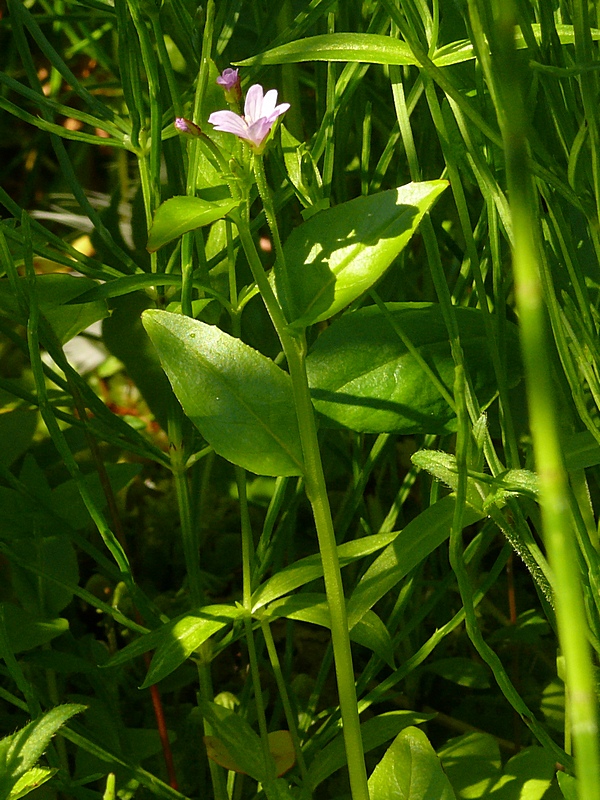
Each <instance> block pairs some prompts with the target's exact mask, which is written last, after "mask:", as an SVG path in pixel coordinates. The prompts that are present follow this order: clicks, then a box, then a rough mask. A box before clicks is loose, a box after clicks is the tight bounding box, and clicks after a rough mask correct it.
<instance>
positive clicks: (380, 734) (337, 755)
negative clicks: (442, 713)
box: [307, 711, 435, 800]
mask: <svg viewBox="0 0 600 800" xmlns="http://www.w3.org/2000/svg"><path fill="white" fill-rule="evenodd" d="M434 717H435V714H419V713H416V712H413V711H388V712H387V713H385V714H379V715H378V716H376V717H372V718H371V719H368V720H366V722H363V723H362V725H361V726H360V735H361V738H362V743H363V750H364V752H365V753H368V752H369V751H370V750H373V749H374V748H375V747H379V746H380V745H382V744H384V743H385V742H387V741H389V740H390V739H391V738H392V737H394V736H397V734H398V733H399V732H400V731H401V730H404V728H407V727H408V726H409V725H420V724H421V723H422V722H427V721H428V720H430V719H433V718H434ZM346 761H347V759H346V748H345V744H344V735H343V734H342V733H340V734H338V735H337V736H336V737H335V739H333V740H332V741H331V742H329V744H328V745H327V746H326V747H324V748H322V749H320V750H319V751H318V753H317V754H316V755H315V757H314V759H313V761H312V763H311V765H310V767H309V770H308V776H307V782H308V785H309V786H310V787H311V790H312V791H314V790H315V789H316V788H317V786H318V785H319V784H320V783H322V782H323V781H324V780H326V778H328V777H329V776H330V775H333V773H334V772H336V770H338V769H341V768H342V767H343V766H344V765H345V764H346ZM373 800H376V798H375V797H374V798H373Z"/></svg>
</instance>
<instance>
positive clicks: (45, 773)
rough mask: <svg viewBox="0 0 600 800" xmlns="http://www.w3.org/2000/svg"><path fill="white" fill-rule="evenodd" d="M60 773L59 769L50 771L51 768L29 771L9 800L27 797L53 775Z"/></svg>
mask: <svg viewBox="0 0 600 800" xmlns="http://www.w3.org/2000/svg"><path fill="white" fill-rule="evenodd" d="M57 772H58V767H54V768H52V769H50V768H49V767H33V769H30V770H28V771H27V772H26V773H25V775H22V776H21V777H20V778H19V780H18V781H17V782H16V783H15V785H14V786H13V787H12V789H11V790H10V794H9V795H8V800H20V799H21V797H25V795H28V794H29V792H32V791H33V790H34V789H37V788H38V787H39V786H41V785H42V784H43V783H46V781H49V780H50V778H51V777H52V776H53V775H56V773H57Z"/></svg>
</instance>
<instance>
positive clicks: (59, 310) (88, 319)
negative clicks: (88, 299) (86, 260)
mask: <svg viewBox="0 0 600 800" xmlns="http://www.w3.org/2000/svg"><path fill="white" fill-rule="evenodd" d="M19 286H21V287H22V291H23V295H24V297H25V298H26V297H28V292H29V287H28V282H27V279H26V278H19ZM96 286H97V284H96V282H95V281H92V280H90V278H75V277H73V276H72V275H65V274H62V273H56V274H54V275H40V276H38V277H37V278H36V280H35V291H36V297H37V301H38V303H39V307H40V312H41V313H42V314H43V315H44V317H45V318H46V319H47V320H48V323H49V324H50V327H51V328H52V330H53V331H54V334H55V335H56V337H57V339H59V341H60V342H61V344H64V343H65V342H68V341H69V339H72V338H73V337H74V336H77V334H78V333H81V331H83V330H85V328H87V327H89V326H90V325H92V324H93V323H94V322H98V320H100V319H104V317H106V316H108V306H107V305H106V303H105V302H104V301H102V300H96V301H94V302H92V303H79V304H71V303H70V301H71V300H74V299H75V298H76V297H78V296H79V295H81V294H83V293H84V292H87V291H89V290H90V289H93V288H95V287H96ZM0 314H1V315H3V316H7V317H9V318H10V319H12V320H14V321H15V322H18V323H19V324H21V325H26V324H27V317H26V315H25V314H24V313H23V312H22V311H21V307H20V305H19V302H18V301H17V298H16V297H15V295H14V293H13V290H12V288H11V286H10V283H9V281H8V280H6V279H4V280H0Z"/></svg>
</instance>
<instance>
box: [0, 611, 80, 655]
mask: <svg viewBox="0 0 600 800" xmlns="http://www.w3.org/2000/svg"><path fill="white" fill-rule="evenodd" d="M0 613H1V614H3V616H4V624H5V625H6V633H7V635H8V641H9V642H10V647H11V650H12V651H13V653H22V652H24V651H26V650H33V648H34V647H39V646H40V645H42V644H46V643H47V642H50V641H52V639H55V638H56V637H57V636H60V635H61V634H63V633H64V632H65V631H68V630H69V622H68V620H66V619H63V618H62V617H58V618H56V619H46V618H42V617H40V616H37V615H35V616H34V615H33V614H28V613H27V612H26V611H23V609H22V608H20V607H19V606H15V605H13V603H0Z"/></svg>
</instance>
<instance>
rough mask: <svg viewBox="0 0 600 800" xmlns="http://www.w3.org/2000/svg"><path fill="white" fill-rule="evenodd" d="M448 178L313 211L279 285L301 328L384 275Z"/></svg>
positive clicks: (288, 251) (293, 240)
mask: <svg viewBox="0 0 600 800" xmlns="http://www.w3.org/2000/svg"><path fill="white" fill-rule="evenodd" d="M447 185H448V183H447V181H427V182H423V183H409V184H407V185H406V186H402V187H400V188H399V189H390V190H388V191H386V192H380V193H378V194H374V195H370V196H368V197H357V198H355V199H354V200H350V201H349V202H347V203H342V204H341V205H339V206H334V207H333V208H329V209H327V210H325V211H321V212H319V213H318V214H315V215H314V216H311V217H310V219H308V220H307V221H306V222H304V223H302V225H299V226H298V227H297V228H294V230H293V231H292V233H291V234H290V236H289V237H288V238H287V240H286V242H285V244H284V247H283V249H284V253H285V260H286V265H287V281H284V279H283V276H282V274H281V270H280V268H279V267H278V265H277V263H276V264H275V287H276V289H277V293H278V296H279V298H280V301H281V303H282V305H283V307H284V310H285V312H286V316H287V318H288V319H289V320H290V322H291V323H292V324H293V325H294V326H295V327H298V328H302V327H307V326H308V325H312V324H313V323H314V322H319V321H322V320H326V319H329V317H331V316H333V315H334V314H336V313H337V312H338V311H341V309H343V308H344V307H345V306H347V305H348V304H349V303H352V302H353V301H354V300H356V298H357V297H360V296H361V295H362V294H363V293H364V292H366V291H367V289H369V288H370V287H371V286H373V284H374V283H375V282H376V281H377V280H378V279H379V278H380V277H381V276H382V275H383V273H384V272H385V271H386V270H387V268H388V267H389V266H390V264H391V263H392V261H393V260H394V259H395V258H396V256H397V255H398V254H399V253H400V252H401V250H402V249H403V248H404V247H405V246H406V244H407V243H408V241H409V240H410V238H411V236H412V235H413V233H414V232H415V230H416V228H417V226H418V225H419V222H420V221H421V219H422V218H423V215H424V214H425V213H426V212H427V211H429V210H430V208H431V207H432V206H433V204H434V202H435V201H436V199H437V198H438V197H439V195H440V194H441V193H442V192H443V191H444V189H445V188H446V186H447Z"/></svg>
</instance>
